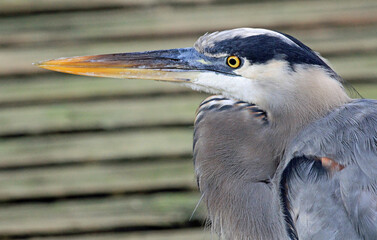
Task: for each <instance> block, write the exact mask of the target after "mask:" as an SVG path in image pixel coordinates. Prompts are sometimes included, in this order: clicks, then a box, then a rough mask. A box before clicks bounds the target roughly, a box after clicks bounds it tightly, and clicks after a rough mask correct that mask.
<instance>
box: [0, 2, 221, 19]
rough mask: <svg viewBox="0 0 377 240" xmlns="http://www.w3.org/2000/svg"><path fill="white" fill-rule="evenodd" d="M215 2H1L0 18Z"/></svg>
mask: <svg viewBox="0 0 377 240" xmlns="http://www.w3.org/2000/svg"><path fill="white" fill-rule="evenodd" d="M213 2H215V0H163V1H158V0H127V1H119V0H107V1H103V0H81V1H75V0H54V1H53V2H52V1H48V0H34V1H33V2H30V1H28V0H2V1H1V2H0V16H9V15H10V16H13V15H16V16H17V15H19V14H33V13H49V12H51V13H56V12H63V11H80V10H81V11H83V10H99V9H116V8H117V9H119V8H131V9H134V8H140V7H154V6H161V5H192V4H208V3H213Z"/></svg>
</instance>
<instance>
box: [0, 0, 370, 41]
mask: <svg viewBox="0 0 377 240" xmlns="http://www.w3.org/2000/svg"><path fill="white" fill-rule="evenodd" d="M376 13H377V4H376V3H375V1H370V0H367V1H365V0H364V1H360V2H357V1H346V2H343V4H342V6H341V7H340V6H339V4H338V3H337V2H328V1H311V2H296V1H294V2H287V1H284V2H273V3H259V4H233V5H219V6H200V7H187V8H177V9H176V8H155V9H150V8H146V9H143V10H137V11H132V12H125V11H122V10H119V11H104V12H88V13H80V14H75V13H69V14H54V15H36V16H28V17H20V18H16V19H0V32H2V33H3V35H2V38H1V39H2V40H0V43H1V45H3V46H9V45H15V44H16V45H20V44H21V45H22V44H30V42H32V43H33V44H34V45H38V44H39V45H41V46H45V45H46V43H48V42H52V43H55V44H59V43H64V44H67V43H74V42H76V43H77V42H78V41H88V40H96V39H97V40H100V41H103V40H106V39H107V40H118V41H119V40H125V39H128V40H129V39H135V38H144V39H145V38H156V37H164V38H171V37H172V36H195V35H196V36H197V35H200V34H203V33H205V32H208V31H209V32H210V31H216V30H221V29H230V28H235V27H239V26H254V27H265V28H272V29H279V30H283V29H287V28H305V29H308V28H318V27H319V26H321V27H328V26H333V25H335V26H339V25H340V26H347V25H352V26H355V25H364V24H367V25H369V24H373V23H374V24H375V23H376V22H377V14H376ZM234 14H236V15H237V18H235V17H234ZM177 16H179V18H177ZM67 19H69V21H67ZM212 19H216V21H212ZM297 19H300V21H297Z"/></svg>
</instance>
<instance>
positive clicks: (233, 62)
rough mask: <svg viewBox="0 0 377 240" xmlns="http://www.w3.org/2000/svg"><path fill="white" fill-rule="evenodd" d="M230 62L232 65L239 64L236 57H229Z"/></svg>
mask: <svg viewBox="0 0 377 240" xmlns="http://www.w3.org/2000/svg"><path fill="white" fill-rule="evenodd" d="M229 64H230V65H236V64H237V61H236V59H234V58H231V59H229Z"/></svg>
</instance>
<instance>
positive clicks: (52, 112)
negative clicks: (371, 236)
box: [0, 95, 205, 136]
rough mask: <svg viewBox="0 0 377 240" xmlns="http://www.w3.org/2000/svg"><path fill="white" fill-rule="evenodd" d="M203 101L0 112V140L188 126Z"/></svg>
mask: <svg viewBox="0 0 377 240" xmlns="http://www.w3.org/2000/svg"><path fill="white" fill-rule="evenodd" d="M204 98H205V97H204V96H203V95H193V96H182V97H180V96H171V97H169V96H165V97H157V98H146V99H143V98H140V99H131V100H118V101H102V102H97V101H94V102H90V103H79V104H54V105H47V106H38V105H37V106H34V107H27V108H5V109H0V136H4V135H5V136H7V135H8V136H9V135H24V134H32V135H33V134H34V135H36V134H37V135H38V134H43V133H48V132H74V131H76V132H77V131H80V130H81V131H85V130H88V131H90V130H91V129H92V130H93V131H94V130H96V129H97V131H98V130H111V129H120V130H121V129H127V128H131V129H132V128H134V127H144V128H147V127H148V126H161V125H162V126H164V125H182V124H186V125H192V123H193V121H194V117H195V110H196V108H197V106H199V104H200V102H201V101H202V100H203V99H204Z"/></svg>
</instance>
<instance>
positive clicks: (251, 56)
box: [38, 28, 348, 113]
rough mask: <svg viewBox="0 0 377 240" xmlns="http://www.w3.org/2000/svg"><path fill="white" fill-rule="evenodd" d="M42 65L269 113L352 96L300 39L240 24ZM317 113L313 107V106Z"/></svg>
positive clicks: (329, 103) (326, 102)
mask: <svg viewBox="0 0 377 240" xmlns="http://www.w3.org/2000/svg"><path fill="white" fill-rule="evenodd" d="M38 65H39V66H40V67H42V68H46V69H50V70H55V71H60V72H66V73H72V74H79V75H87V76H97V77H115V78H130V79H150V80H160V81H170V82H177V83H180V84H183V85H186V86H189V87H191V88H192V89H194V90H198V91H204V92H209V93H214V94H222V95H224V96H226V97H230V98H235V99H238V100H242V101H246V102H250V103H254V104H257V105H259V106H261V107H262V108H263V109H265V110H266V111H268V112H273V113H274V112H278V111H290V110H295V109H289V108H291V106H293V105H294V104H295V103H301V104H304V105H305V103H308V108H309V109H310V108H311V107H310V106H311V103H313V102H318V103H319V105H321V106H322V105H323V106H327V105H329V106H330V105H340V104H341V103H344V102H345V101H346V100H347V99H348V98H347V96H346V94H345V93H344V91H343V88H342V84H341V83H340V81H339V77H338V76H337V75H336V73H335V72H334V71H333V70H332V69H331V68H330V67H329V66H328V65H327V64H326V62H325V61H324V60H323V58H321V57H320V56H319V55H318V54H317V53H315V52H314V51H312V50H311V49H310V48H309V47H307V46H305V45H304V44H303V43H301V42H300V41H298V40H297V39H295V38H293V37H291V36H288V35H285V34H282V33H279V32H275V31H271V30H265V29H254V28H238V29H233V30H227V31H221V32H215V33H211V34H206V35H204V36H202V37H200V38H199V39H198V41H197V42H196V43H195V45H194V47H193V48H180V49H169V50H159V51H148V52H136V53H119V54H106V55H96V56H84V57H73V58H61V59H56V60H50V61H45V62H41V63H39V64H38ZM312 110H313V111H315V109H312Z"/></svg>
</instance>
